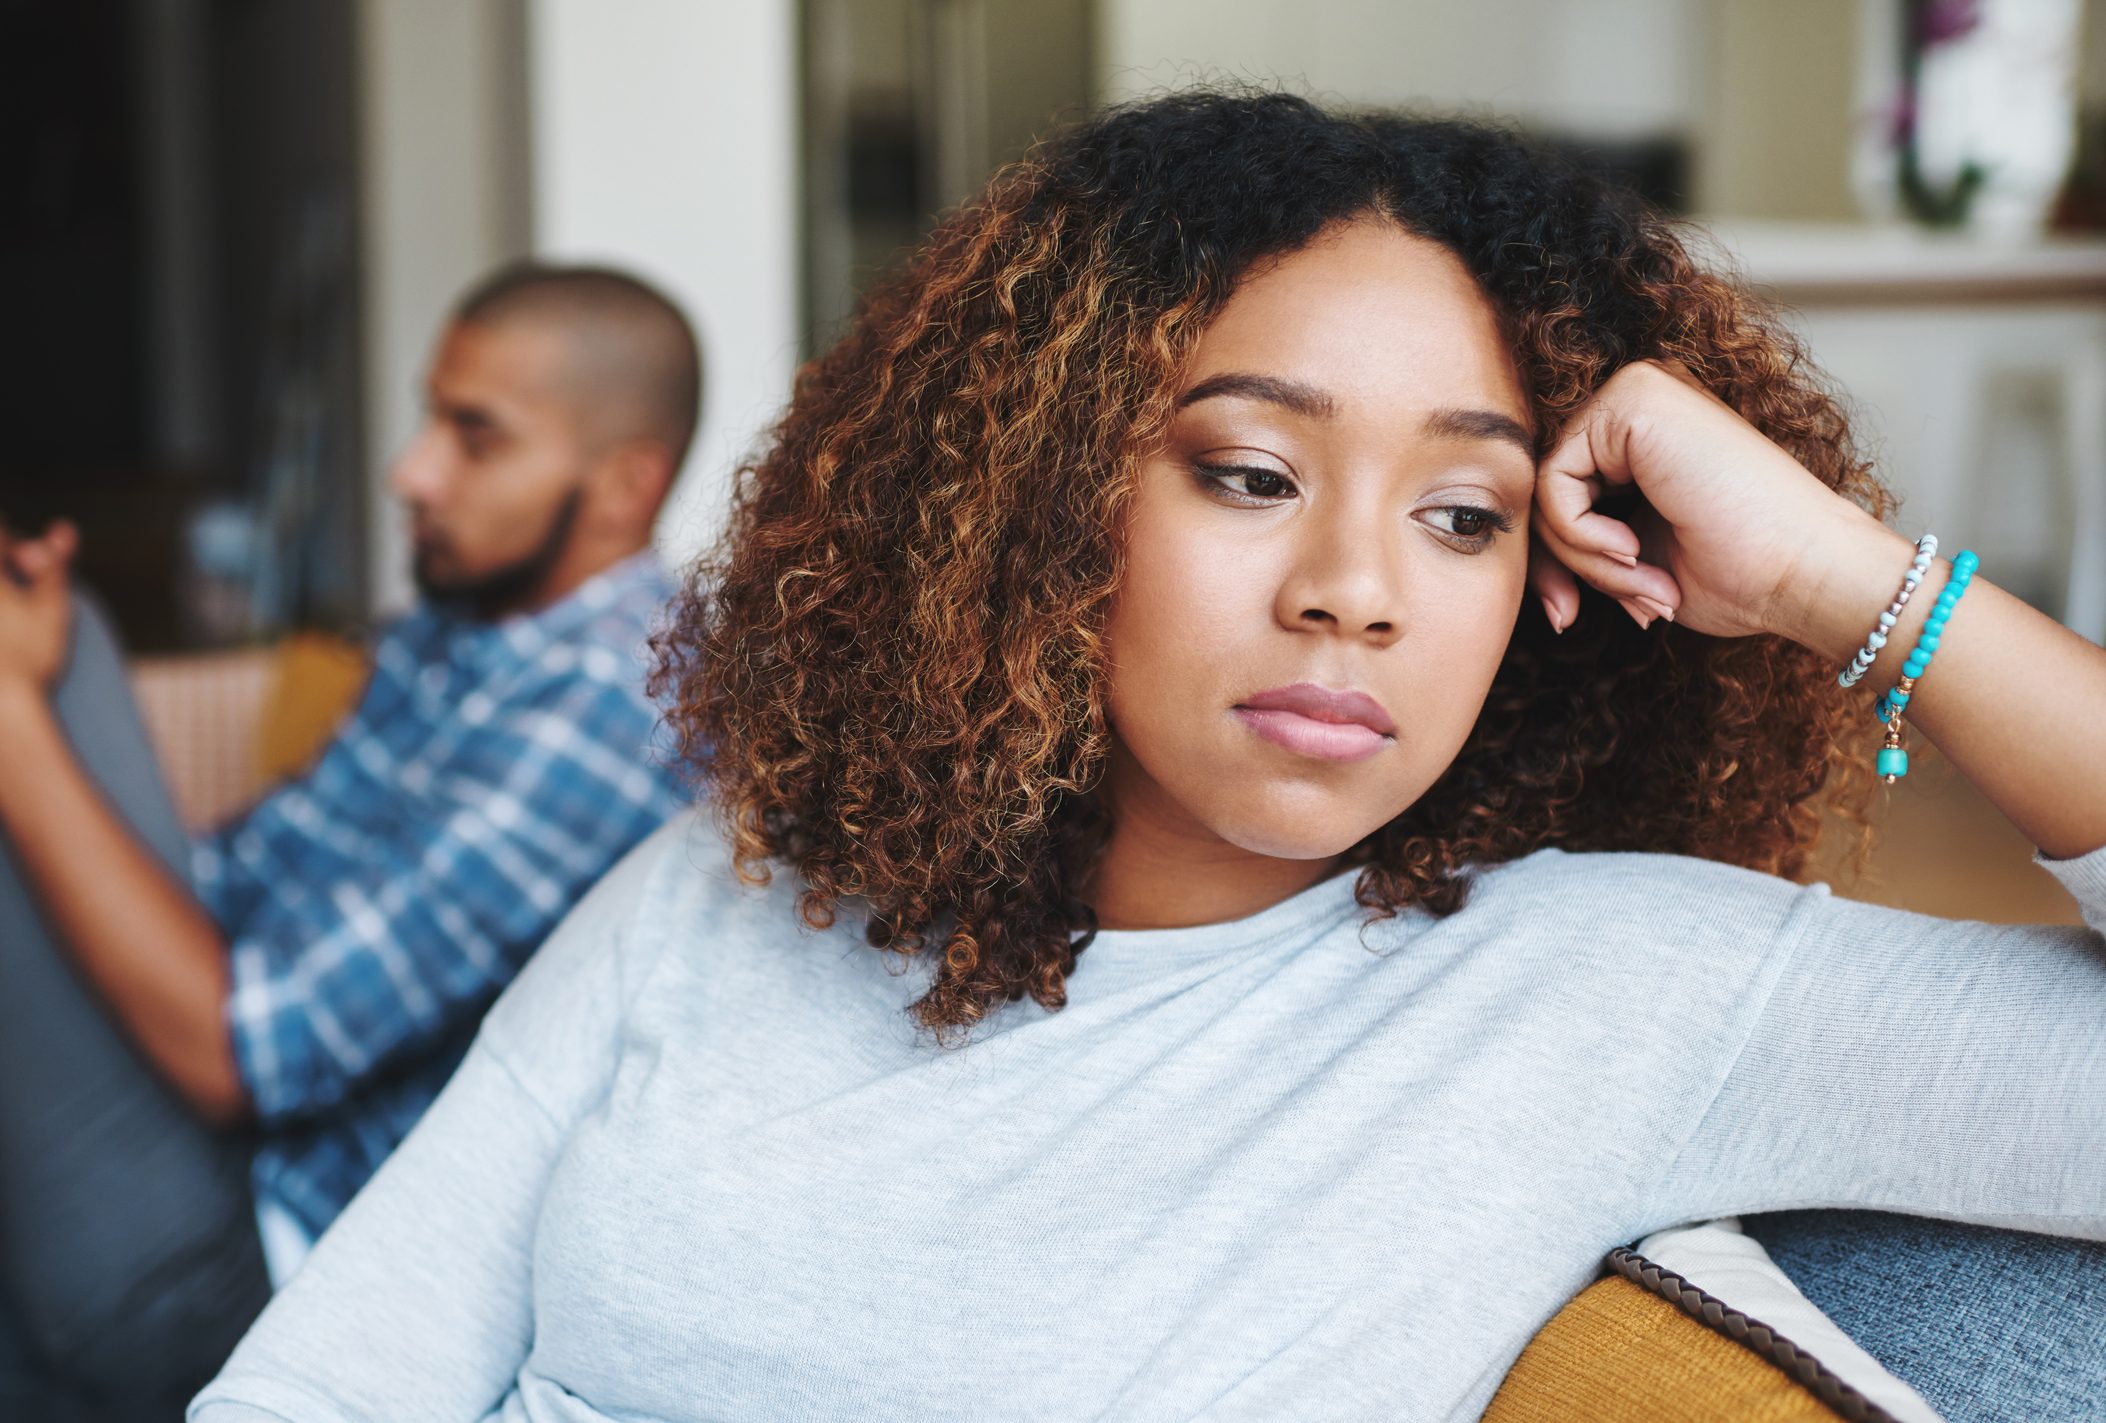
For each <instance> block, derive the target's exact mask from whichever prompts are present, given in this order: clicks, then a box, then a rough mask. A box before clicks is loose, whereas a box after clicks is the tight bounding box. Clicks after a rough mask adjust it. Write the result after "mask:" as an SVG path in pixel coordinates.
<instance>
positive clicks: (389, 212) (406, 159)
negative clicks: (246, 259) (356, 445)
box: [357, 0, 529, 612]
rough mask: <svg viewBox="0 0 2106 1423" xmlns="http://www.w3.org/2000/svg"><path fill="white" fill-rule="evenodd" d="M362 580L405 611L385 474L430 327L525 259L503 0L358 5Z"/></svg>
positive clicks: (515, 61)
mask: <svg viewBox="0 0 2106 1423" xmlns="http://www.w3.org/2000/svg"><path fill="white" fill-rule="evenodd" d="M357 25H358V37H359V55H358V82H359V114H360V133H359V150H360V153H359V159H360V161H359V169H360V173H359V177H360V184H359V186H360V192H359V206H360V221H361V223H362V224H363V231H362V232H361V234H360V237H361V241H360V248H361V252H362V262H363V270H362V272H361V279H362V281H363V283H364V300H363V302H362V303H361V308H362V309H361V316H362V319H363V322H364V327H363V330H362V331H361V332H360V338H361V345H362V354H363V361H364V366H365V369H364V372H363V376H364V379H363V386H364V391H363V398H364V401H365V461H366V466H367V468H368V470H369V472H370V480H369V484H368V495H367V501H368V502H367V511H368V512H367V517H368V524H367V527H368V529H369V530H370V537H369V539H368V540H367V576H368V579H369V582H368V585H367V586H368V587H369V588H370V589H371V596H370V602H371V604H372V605H373V608H374V609H375V611H379V612H392V611H397V610H400V609H402V608H405V607H407V606H408V605H409V603H410V601H411V599H412V597H413V592H412V589H411V586H410V578H409V544H408V538H407V535H406V533H405V531H404V529H403V523H402V513H401V510H400V509H399V508H398V507H397V506H396V504H395V501H394V499H393V498H392V497H390V496H389V494H388V493H387V489H386V479H385V471H386V468H387V465H388V463H389V461H390V460H392V458H393V457H394V455H395V453H396V451H398V450H400V449H401V448H402V446H403V444H404V443H405V442H406V441H407V440H408V439H409V437H410V436H411V435H412V434H413V433H414V432H415V430H416V426H417V421H418V418H419V405H420V402H419V399H418V395H417V391H418V388H419V386H420V385H421V383H422V379H423V373H424V367H425V363H426V361H427V360H428V359H429V357H430V351H431V340H432V336H433V334H434V332H435V330H436V328H437V325H438V323H439V321H440V319H441V318H442V317H443V316H444V315H445V312H446V310H447V308H449V307H450V306H451V305H452V304H453V301H454V298H456V297H457V296H459V295H460V293H461V291H462V289H463V288H464V287H466V286H467V285H468V283H469V282H471V281H472V280H474V278H475V277H476V276H478V275H479V274H481V273H482V272H483V271H485V270H487V269H488V268H490V267H491V266H494V265H495V264H496V263H498V262H500V261H502V260H504V259H505V258H508V257H514V256H518V255H520V254H522V253H524V252H525V251H526V250H527V246H528V238H529V234H528V231H527V209H526V203H527V193H526V191H525V187H526V183H525V179H524V173H525V141H526V139H525V130H524V125H523V123H522V116H521V113H520V104H521V92H520V88H519V83H520V76H521V67H522V56H521V50H520V45H521V43H522V33H521V30H520V28H519V26H520V15H519V11H518V7H517V6H516V5H514V4H512V3H510V0H448V3H446V4H443V5H433V4H428V3H425V0H360V5H359V9H358V14H357Z"/></svg>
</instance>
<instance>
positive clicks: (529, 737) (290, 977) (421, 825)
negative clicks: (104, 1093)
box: [192, 553, 685, 1234]
mask: <svg viewBox="0 0 2106 1423" xmlns="http://www.w3.org/2000/svg"><path fill="white" fill-rule="evenodd" d="M670 591H671V590H670V588H669V586H668V584H667V582H666V578H665V575H664V573H663V571H662V570H661V568H660V567H659V564H658V562H657V560H656V558H655V557H654V556H653V555H651V554H649V553H644V554H639V555H637V556H636V557H634V558H632V559H629V560H627V561H625V562H623V563H621V564H619V565H617V566H616V567H614V568H611V569H608V570H606V571H604V572H602V573H601V574H599V575H598V576H597V577H595V578H593V579H591V580H590V581H588V582H586V583H585V584H583V585H582V586H581V587H579V588H578V589H576V590H575V591H574V592H572V593H571V594H570V595H569V596H568V597H566V598H564V599H562V600H561V601H560V602H558V603H555V604H554V605H552V606H550V607H548V608H545V609H543V610H542V611H540V612H538V613H533V614H525V615H521V616H517V617H513V618H508V619H506V620H504V621H503V622H498V623H479V622H469V621H464V620H459V619H455V618H451V617H448V616H446V615H444V614H442V613H441V612H440V611H438V610H437V609H434V608H431V607H424V608H420V609H419V610H417V611H416V612H414V613H412V614H410V615H409V616H407V617H405V618H403V619H402V620H401V621H399V622H397V623H395V624H394V625H393V626H392V627H390V628H389V629H388V630H387V631H386V632H385V633H384V634H383V635H382V637H381V638H380V640H379V643H378V645H377V646H376V647H375V649H374V658H373V664H374V665H373V677H372V680H371V682H370V683H369V684H368V686H367V688H366V691H365V694H364V696H363V697H362V698H361V700H360V702H359V705H358V708H357V710H356V711H355V712H354V713H353V714H352V715H351V717H350V719H349V720H348V721H346V722H345V724H344V726H343V727H342V729H341V730H340V731H339V732H338V734H337V737H336V739H335V740H334V741H332V742H331V743H330V744H329V746H328V748H327V749H326V750H325V751H324V752H323V753H322V756H321V758H320V760H318V761H317V762H316V763H315V765H314V767H313V769H312V770H310V771H309V772H308V773H307V774H306V775H304V776H302V777H300V778H299V779H298V780H295V781H293V782H291V783H289V784H287V785H285V786H283V787H281V788H280V789H278V790H277V791H275V792H274V793H272V794H271V795H270V796H269V797H267V798H266V799H264V800H263V801H262V802H261V803H260V804H258V805H257V806H256V807H255V808H254V809H253V810H251V811H250V812H249V813H248V814H246V815H245V816H243V817H241V818H240V819H238V820H236V821H235V822H234V823H233V824H231V825H229V826H227V827H226V828H224V829H223V830H221V831H219V832H218V833H217V834H215V835H212V836H210V837H207V838H205V839H203V840H201V841H200V842H199V843H198V844H197V845H196V846H195V853H194V855H193V857H192V866H193V876H194V878H195V881H196V886H197V891H198V895H199V898H200V899H201V900H202V901H203V902H204V904H205V907H206V908H207V909H208V910H209V911H210V912H211V914H212V916H213V917H214V918H215V919H216V920H217V921H218V922H219V925H220V927H221V929H222V931H223V932H224V933H225V934H226V935H227V938H228V941H229V945H230V950H231V955H232V958H231V966H232V972H233V984H232V990H231V992H230V994H229V997H228V1000H227V1027H228V1031H229V1033H230V1034H231V1036H232V1038H233V1044H234V1054H235V1059H236V1061H237V1062H238V1063H239V1065H240V1069H241V1075H242V1078H243V1080H244V1082H245V1083H246V1084H247V1086H248V1090H249V1095H250V1097H251V1099H252V1100H253V1102H254V1104H255V1111H256V1116H257V1119H258V1121H259V1123H260V1124H261V1126H262V1128H263V1132H262V1136H261V1142H260V1146H259V1149H258V1153H257V1157H256V1166H255V1188H256V1196H257V1199H258V1200H259V1201H260V1202H275V1203H276V1204H278V1205H280V1206H282V1207H283V1208H284V1209H285V1210H286V1211H287V1212H288V1213H290V1214H291V1215H292V1217H293V1218H294V1219H295V1220H297V1221H299V1222H300V1223H301V1224H302V1225H303V1226H305V1227H306V1228H307V1229H308V1230H309V1231H310V1232H313V1233H316V1234H319V1233H320V1232H321V1231H322V1230H323V1229H324V1228H325V1227H326V1226H327V1225H328V1224H329V1222H330V1221H331V1220H333V1219H335V1217H336V1215H337V1213H338V1212H339V1211H341V1210H342V1209H343V1207H344V1205H345V1203H346V1202H348V1201H349V1200H350V1199H351V1197H352V1195H353V1194H354V1193H355V1192H356V1191H357V1190H358V1188H359V1187H360V1186H362V1185H363V1184H365V1181H366V1178H367V1177H369V1176H370V1175H372V1174H373V1171H374V1169H375V1168H376V1167H378V1166H379V1165H380V1163H381V1162H382V1161H383V1160H384V1159H386V1157H387V1155H388V1153H389V1152H390V1151H392V1150H393V1149H394V1148H395V1146H396V1144H397V1143H398V1142H400V1141H401V1140H402V1138H403V1136H404V1135H405V1134H407V1133H408V1131H409V1129H410V1128H411V1127H412V1126H414V1125H415V1124H416V1121H417V1118H418V1117H420V1116H422V1115H423V1113H424V1109H425V1108H426V1107H428V1106H429V1105H430V1104H431V1100H432V1098H434V1097H435V1096H437V1095H438V1092H439V1089H440V1088H441V1087H443V1086H445V1085H446V1079H447V1078H448V1077H449V1076H450V1075H452V1072H453V1069H454V1067H455V1065H456V1064H457V1063H458V1062H459V1060H460V1058H461V1055H462V1053H463V1052H465V1051H466V1049H467V1046H468V1040H469V1039H470V1038H471V1037H473V1036H474V1033H475V1029H476V1026H477V1024H478V1023H479V1022H480V1021H481V1019H482V1015H483V1011H484V1009H486V1008H487V1007H488V1006H489V1005H490V1002H491V1000H492V999H494V998H495V997H496V996H497V994H498V993H499V992H500V991H501V990H502V989H503V988H504V987H505V985H506V984H507V983H509V982H511V980H512V976H513V975H514V974H515V973H517V972H518V971H519V969H520V967H521V965H522V964H523V963H524V962H525V960H526V958H527V956H528V955H529V954H531V953H532V952H533V950H534V948H535V946H537V945H538V944H539V943H540V942H541V940H542V938H543V937H544V936H545V935H547V933H548V932H549V930H550V929H552V928H554V927H555V925H556V921H557V920H559V919H561V918H562V917H563V915H564V913H565V911H566V910H568V909H569V908H570V906H571V905H572V904H574V903H575V902H576V901H577V900H578V898H579V897H580V896H581V895H583V894H584V892H585V890H586V889H587V888H589V887H590V886H591V885H592V883H593V882H594V881H595V880H597V879H598V878H599V877H600V876H601V874H603V873H604V872H605V871H606V870H607V869H608V868H610V867H611V866H612V865H613V864H614V862H615V861H616V860H617V859H619V858H620V857H621V856H622V854H623V853H624V852H625V851H627V850H628V849H629V848H630V847H631V846H632V845H634V844H636V843H637V842H638V841H639V840H641V839H643V837H644V836H645V835H647V834H649V833H650V832H651V830H653V829H654V828H656V827H657V826H658V825H659V824H660V823H661V822H662V821H664V820H665V819H666V817H667V816H668V815H670V814H671V813H672V812H673V811H674V810H676V809H678V808H679V807H680V806H681V805H682V804H683V802H684V799H685V798H684V797H683V796H682V794H681V791H680V786H679V780H678V777H677V775H676V774H675V772H674V771H673V770H671V769H670V767H669V760H668V758H666V757H665V756H663V755H662V754H661V753H662V750H663V748H662V746H661V744H660V743H659V742H658V740H657V728H658V713H657V709H656V708H655V707H654V706H653V705H652V704H651V702H650V701H649V700H648V699H647V698H646V696H645V695H644V690H643V683H644V677H645V674H646V664H645V662H644V656H643V642H644V639H645V638H646V636H647V635H648V633H649V631H650V629H651V627H652V626H653V624H654V621H655V619H656V618H657V617H658V615H659V614H660V612H661V610H662V609H663V607H664V605H665V602H666V599H667V597H668V595H669V594H670Z"/></svg>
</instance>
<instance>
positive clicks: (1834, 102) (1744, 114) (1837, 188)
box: [1693, 0, 1858, 219]
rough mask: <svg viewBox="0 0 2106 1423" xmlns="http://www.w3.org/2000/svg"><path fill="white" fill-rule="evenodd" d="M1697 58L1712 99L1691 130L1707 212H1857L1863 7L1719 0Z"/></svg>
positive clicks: (1818, 1)
mask: <svg viewBox="0 0 2106 1423" xmlns="http://www.w3.org/2000/svg"><path fill="white" fill-rule="evenodd" d="M1710 8H1711V11H1712V16H1711V37H1710V43H1709V45H1708V46H1707V47H1706V48H1707V53H1705V54H1703V55H1701V56H1698V63H1699V64H1700V65H1701V66H1702V67H1703V70H1704V72H1705V73H1706V76H1707V82H1706V83H1705V85H1704V89H1705V94H1706V102H1705V103H1704V104H1703V105H1702V107H1701V109H1700V110H1699V120H1698V125H1697V128H1696V131H1695V133H1694V135H1693V136H1694V137H1695V139H1696V140H1697V145H1698V148H1697V152H1698V155H1699V157H1698V162H1697V163H1696V165H1695V171H1694V174H1693V177H1694V179H1695V182H1694V187H1695V192H1694V194H1693V198H1694V202H1695V206H1696V207H1697V208H1698V209H1700V210H1702V211H1704V212H1713V213H1720V214H1730V215H1747V216H1761V217H1771V218H1842V219H1847V218H1851V217H1855V216H1856V215H1857V204H1856V201H1855V200H1854V199H1853V198H1852V197H1851V193H1850V139H1851V133H1852V127H1853V124H1854V122H1855V120H1854V117H1853V110H1854V109H1855V107H1856V98H1855V89H1856V82H1857V42H1858V7H1857V6H1855V5H1849V4H1844V3H1840V0H1762V3H1761V4H1754V5H1751V4H1745V3H1740V4H1736V3H1733V0H1722V2H1721V3H1714V4H1712V5H1711V7H1710Z"/></svg>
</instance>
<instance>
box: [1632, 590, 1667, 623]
mask: <svg viewBox="0 0 2106 1423" xmlns="http://www.w3.org/2000/svg"><path fill="white" fill-rule="evenodd" d="M1636 601H1637V603H1638V606H1639V607H1641V608H1644V609H1645V610H1646V611H1647V612H1649V613H1651V614H1652V615H1653V616H1654V617H1656V618H1665V619H1667V620H1668V621H1669V622H1673V621H1674V620H1675V610H1674V609H1673V608H1670V607H1668V606H1667V604H1665V603H1663V602H1661V601H1660V600H1659V599H1658V598H1648V597H1645V596H1643V595H1642V594H1641V595H1640V596H1639V597H1638V599H1637V600H1636Z"/></svg>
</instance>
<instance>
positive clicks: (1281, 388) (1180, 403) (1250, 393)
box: [1177, 371, 1336, 420]
mask: <svg viewBox="0 0 2106 1423" xmlns="http://www.w3.org/2000/svg"><path fill="white" fill-rule="evenodd" d="M1217 395H1240V396H1242V397H1243V398H1244V399H1246V400H1265V401H1270V402H1271V403H1272V404H1274V405H1284V406H1286V407H1287V408H1288V409H1289V410H1292V411H1293V412H1294V413H1295V414H1297V415H1307V416H1309V417H1310V418H1311V419H1315V420H1327V419H1329V418H1330V416H1331V412H1332V410H1334V409H1335V408H1336V407H1335V406H1334V405H1333V404H1332V401H1331V397H1330V396H1328V395H1326V394H1324V393H1323V392H1322V391H1320V390H1318V389H1317V388H1316V387H1315V386H1313V385H1304V384H1303V383H1302V382H1300V381H1298V380H1285V379H1283V378H1281V377H1279V376H1261V375H1251V374H1249V373H1247V372H1244V371H1230V372H1228V373H1227V374H1225V375H1218V376H1209V377H1207V378H1206V379H1205V380H1203V381H1201V382H1200V383H1199V384H1198V385H1195V386H1193V387H1192V388H1191V389H1190V390H1188V391H1186V392H1185V393H1184V394H1183V395H1180V396H1179V397H1178V398H1177V408H1178V409H1180V410H1182V409H1184V408H1185V407H1186V406H1187V405H1191V404H1194V403H1196V402H1198V401H1201V400H1208V399H1211V398H1212V397H1214V396H1217Z"/></svg>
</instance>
